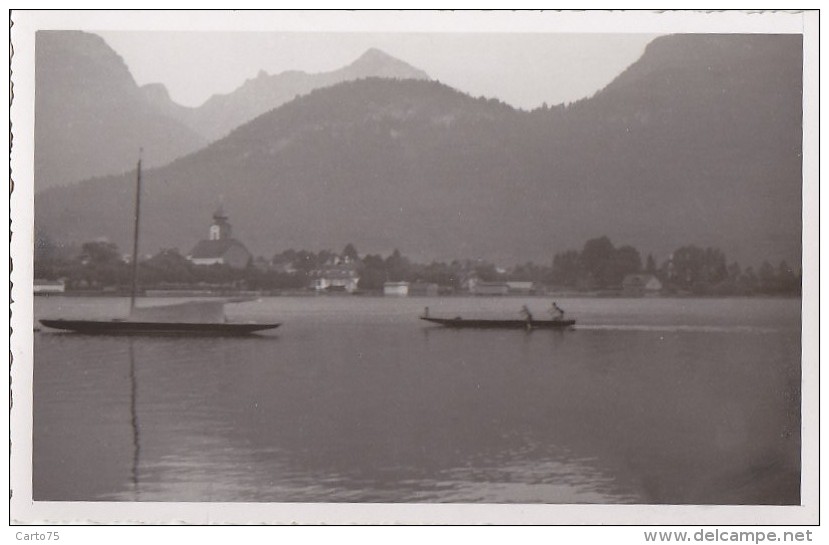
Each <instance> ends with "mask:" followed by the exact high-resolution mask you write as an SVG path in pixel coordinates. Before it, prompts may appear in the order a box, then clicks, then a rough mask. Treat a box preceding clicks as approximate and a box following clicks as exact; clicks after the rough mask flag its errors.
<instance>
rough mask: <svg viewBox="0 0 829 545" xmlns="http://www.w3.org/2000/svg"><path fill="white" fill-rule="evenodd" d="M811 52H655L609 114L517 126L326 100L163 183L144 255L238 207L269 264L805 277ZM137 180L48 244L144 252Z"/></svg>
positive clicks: (680, 43) (173, 168)
mask: <svg viewBox="0 0 829 545" xmlns="http://www.w3.org/2000/svg"><path fill="white" fill-rule="evenodd" d="M801 65H802V42H801V38H800V36H792V35H779V36H778V35H727V36H726V35H722V36H720V35H680V36H666V37H663V38H659V39H657V40H655V41H654V42H652V43H651V44H650V45H649V46H648V47H647V49H646V51H645V53H644V54H643V56H642V57H641V59H640V60H639V61H637V62H636V63H634V64H633V65H632V66H630V67H629V68H628V69H627V70H626V71H625V72H624V73H622V74H621V75H619V76H618V77H617V78H616V79H615V80H614V81H613V82H611V83H610V84H609V85H608V86H607V87H606V88H605V89H603V90H601V91H600V92H598V93H597V94H596V95H595V96H593V97H591V98H589V99H584V100H582V101H580V102H578V103H575V104H572V105H569V106H560V107H554V108H544V109H538V110H535V111H532V112H523V111H519V110H515V109H513V108H511V107H509V106H507V105H505V104H502V103H500V102H498V101H496V100H486V99H480V98H479V99H474V98H472V97H469V96H467V95H464V94H462V93H459V92H457V91H455V90H453V89H451V88H449V87H446V86H444V85H442V84H440V83H437V82H432V81H422V80H390V79H389V80H385V79H362V80H358V81H348V82H344V83H340V84H338V85H335V86H332V87H326V88H322V89H317V90H315V91H313V92H311V93H309V94H307V95H304V96H300V97H298V98H296V99H294V100H292V101H290V102H289V103H287V104H285V105H283V106H282V107H280V108H278V109H275V110H273V111H270V112H268V113H266V114H264V115H262V116H259V117H257V118H256V119H254V120H253V121H251V122H249V123H247V124H245V125H243V126H241V127H239V128H238V129H236V130H234V131H233V132H231V133H230V134H229V135H227V137H225V138H223V139H221V140H219V141H217V142H215V143H213V144H211V145H210V146H208V147H206V148H204V149H202V150H199V151H197V152H195V153H193V154H191V155H188V156H186V157H183V158H180V159H178V160H176V161H174V162H172V163H171V164H169V165H167V166H165V167H162V168H157V169H152V170H150V171H148V172H146V176H145V181H146V185H145V188H146V189H145V195H146V198H145V199H144V201H142V210H143V211H144V215H145V218H146V220H145V221H144V225H146V226H147V227H146V229H145V230H144V231H142V241H143V251H145V252H153V251H155V250H157V249H159V248H163V247H167V248H169V247H178V248H180V249H181V250H182V252H183V253H187V252H189V250H190V249H191V247H192V246H193V245H194V244H195V242H196V241H197V240H199V239H201V238H203V237H204V236H205V233H206V230H207V227H208V226H209V223H210V214H211V213H212V211H213V209H214V208H215V206H216V204H217V203H218V202H219V200H220V199H222V200H223V202H224V208H225V210H226V211H227V212H228V214H229V216H230V221H231V222H232V223H233V226H234V233H235V234H236V236H237V238H239V239H240V240H242V241H243V242H244V243H245V244H246V245H247V246H248V248H250V249H251V250H252V251H253V252H254V253H256V254H260V255H266V256H269V255H272V254H273V253H275V252H278V251H282V250H285V249H287V248H290V247H294V248H308V249H323V248H330V249H334V250H336V249H339V248H342V247H343V246H344V245H345V244H346V243H348V242H353V243H354V244H355V245H356V246H357V248H358V249H359V250H360V251H361V252H372V253H374V252H383V253H386V252H390V251H391V250H392V249H394V248H395V247H397V248H399V249H400V250H401V251H402V252H403V253H404V254H406V255H410V256H413V257H416V258H418V259H430V258H438V259H452V258H464V257H483V258H486V259H491V260H495V261H496V262H499V263H502V264H512V263H517V262H520V261H524V260H527V259H533V260H536V261H539V260H544V261H548V260H549V259H551V257H552V255H553V254H554V253H555V252H560V251H564V250H567V249H569V248H580V247H581V245H583V244H584V242H585V240H587V239H588V238H592V237H596V236H600V235H609V236H610V237H611V239H612V240H613V242H614V243H616V244H631V245H634V246H636V247H637V248H639V249H640V250H641V251H642V252H645V253H648V252H653V253H654V254H655V256H656V257H657V258H658V259H660V260H661V259H663V258H665V257H667V254H668V253H669V252H671V251H672V250H674V249H676V248H677V247H679V246H681V245H684V244H697V245H703V246H706V245H711V246H717V247H719V248H721V249H722V250H723V251H725V253H726V255H727V256H729V257H730V258H731V259H736V260H739V261H740V262H741V263H743V264H744V265H755V266H756V265H757V264H758V263H759V262H760V261H762V260H764V259H769V260H771V261H773V262H776V261H777V260H779V259H786V260H788V261H789V262H790V263H797V262H799V261H800V236H801V235H800V226H801V223H800V222H801V219H800V218H801V194H802V193H801V178H802V175H801V123H802V119H801V115H802V114H801V100H802V97H801V95H802V84H801ZM133 184H134V174H133V175H124V176H120V177H110V178H107V179H100V180H89V181H86V182H83V183H80V184H76V185H74V186H72V187H63V188H55V189H50V190H47V191H43V192H41V193H39V194H38V195H36V198H35V218H36V225H37V228H38V230H39V232H42V233H44V234H46V235H47V236H49V237H50V238H52V239H54V240H57V241H63V242H67V243H69V242H82V241H85V240H93V239H95V238H97V237H100V236H106V237H108V238H110V239H111V240H113V241H115V242H117V243H118V244H119V245H121V247H122V248H127V247H128V245H129V240H130V229H131V226H130V222H128V221H124V218H128V217H130V214H131V207H132V197H131V194H132V191H133Z"/></svg>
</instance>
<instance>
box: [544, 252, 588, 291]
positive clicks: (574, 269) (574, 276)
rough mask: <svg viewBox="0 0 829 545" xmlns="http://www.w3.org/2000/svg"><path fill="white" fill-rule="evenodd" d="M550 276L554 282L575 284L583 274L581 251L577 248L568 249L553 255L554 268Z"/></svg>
mask: <svg viewBox="0 0 829 545" xmlns="http://www.w3.org/2000/svg"><path fill="white" fill-rule="evenodd" d="M550 276H551V279H550V280H551V281H552V282H553V284H559V285H562V286H575V285H576V283H577V282H578V281H579V277H580V276H581V264H580V259H579V253H578V252H577V251H575V250H568V251H566V252H563V253H560V254H556V255H555V257H553V270H552V273H551V275H550Z"/></svg>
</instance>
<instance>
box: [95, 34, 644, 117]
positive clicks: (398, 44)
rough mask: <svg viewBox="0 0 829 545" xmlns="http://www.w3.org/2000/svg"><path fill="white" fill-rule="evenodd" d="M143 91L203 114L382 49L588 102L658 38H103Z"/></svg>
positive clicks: (463, 84) (524, 99)
mask: <svg viewBox="0 0 829 545" xmlns="http://www.w3.org/2000/svg"><path fill="white" fill-rule="evenodd" d="M97 34H99V35H100V36H102V37H103V38H104V39H105V40H106V42H107V43H108V44H109V45H110V46H111V47H112V48H113V49H115V51H117V52H118V54H120V55H121V57H122V58H123V59H124V61H125V62H126V63H127V65H128V66H129V68H130V71H131V72H132V75H133V77H135V79H136V81H137V82H138V84H139V85H144V84H146V83H158V82H160V83H163V84H164V85H166V86H167V89H168V90H169V91H170V96H171V97H172V98H173V100H175V101H176V102H178V103H180V104H183V105H187V106H198V105H200V104H202V103H203V102H204V101H205V100H207V99H208V98H209V97H210V96H211V95H213V94H216V93H229V92H231V91H233V90H234V89H236V88H238V87H239V86H240V85H242V83H244V81H245V80H246V79H248V78H253V77H255V76H256V75H257V73H258V72H259V71H260V70H265V71H266V72H268V73H269V74H277V73H279V72H283V71H285V70H302V71H305V72H311V73H313V72H326V71H330V70H336V69H338V68H341V67H343V66H345V65H347V64H349V63H350V62H352V61H354V60H355V59H356V58H357V57H359V56H360V55H361V54H362V53H363V52H365V51H366V50H367V49H369V48H371V47H376V48H378V49H381V50H383V51H385V52H386V53H388V54H390V55H392V56H394V57H397V58H398V59H401V60H403V61H405V62H407V63H409V64H411V65H412V66H415V67H416V68H420V69H422V70H424V71H425V72H426V73H428V74H429V76H430V77H431V78H433V79H437V80H440V81H441V82H443V83H446V84H447V85H450V86H452V87H454V88H456V89H459V90H461V91H464V92H467V93H469V94H471V95H473V96H479V95H484V96H486V97H495V98H499V99H501V100H503V101H505V102H507V103H509V104H511V105H513V106H516V107H520V108H535V107H537V106H539V105H541V104H542V103H543V102H547V103H548V104H550V105H553V104H558V103H562V102H571V101H573V100H577V99H579V98H582V97H585V96H590V95H592V94H593V93H595V92H596V91H598V90H599V89H601V88H602V87H604V86H605V85H607V84H608V83H610V81H611V80H612V79H613V78H614V77H615V76H617V75H618V74H619V73H620V72H621V71H622V70H624V69H625V68H626V67H628V66H629V65H630V64H631V63H633V62H634V61H635V60H636V59H638V58H639V56H640V55H641V54H642V52H643V51H644V48H645V46H646V45H647V43H648V42H649V41H651V40H652V39H653V38H654V37H655V35H653V34H531V33H521V34H509V33H487V34H482V33H442V34H438V33H407V34H378V33H332V32H316V33H315V32H302V33H300V32H278V33H276V32H273V33H272V32H137V31H105V32H97Z"/></svg>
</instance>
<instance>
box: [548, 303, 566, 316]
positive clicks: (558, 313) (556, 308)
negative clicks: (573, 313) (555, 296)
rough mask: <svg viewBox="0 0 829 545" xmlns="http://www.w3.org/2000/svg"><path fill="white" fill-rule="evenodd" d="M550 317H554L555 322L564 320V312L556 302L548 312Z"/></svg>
mask: <svg viewBox="0 0 829 545" xmlns="http://www.w3.org/2000/svg"><path fill="white" fill-rule="evenodd" d="M548 312H549V313H550V315H551V316H552V317H553V320H563V319H564V310H562V308H561V307H560V306H558V304H556V302H555V301H553V304H552V305H551V306H550V310H549V311H548Z"/></svg>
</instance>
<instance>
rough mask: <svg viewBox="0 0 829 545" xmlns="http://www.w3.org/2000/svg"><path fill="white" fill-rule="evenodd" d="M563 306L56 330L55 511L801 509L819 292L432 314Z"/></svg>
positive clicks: (48, 462)
mask: <svg viewBox="0 0 829 545" xmlns="http://www.w3.org/2000/svg"><path fill="white" fill-rule="evenodd" d="M167 301H170V300H167ZM155 302H165V301H149V302H144V303H145V304H146V303H155ZM549 302H550V301H549V300H545V299H520V298H443V299H425V298H409V299H390V298H361V297H305V298H287V297H285V298H266V299H262V300H260V301H257V302H251V303H244V304H241V305H231V306H229V307H228V310H229V314H230V315H231V316H232V317H234V318H238V319H245V320H246V319H256V320H263V321H264V320H272V319H275V320H278V321H282V322H283V324H284V325H283V326H282V327H281V328H279V329H278V330H275V331H274V332H271V333H267V334H263V335H259V336H257V337H251V338H239V339H233V338H171V337H168V338H164V337H93V336H83V335H76V334H71V333H68V334H67V333H56V332H51V331H48V330H45V329H44V330H42V331H40V332H37V333H35V346H34V348H35V366H34V460H33V467H34V483H33V485H34V499H35V500H76V501H78V500H80V501H94V500H105V501H113V500H125V501H252V502H271V501H290V502H317V501H322V502H341V501H342V502H546V503H669V504H706V503H714V504H767V503H771V504H793V503H795V504H796V503H798V502H799V482H800V461H799V460H800V431H799V430H800V301H799V300H779V299H775V300H771V299H727V300H726V299H724V300H711V299H704V300H695V299H673V300H672V299H631V300H627V299H570V300H563V299H559V304H560V305H561V306H562V307H564V308H565V309H566V310H567V311H568V314H572V315H573V316H574V317H576V318H577V319H578V320H579V324H578V327H577V328H576V329H575V330H573V331H566V332H556V331H534V332H531V333H526V332H523V331H474V330H460V331H453V330H444V329H441V328H439V327H436V326H430V325H428V324H425V323H423V322H420V321H419V320H417V319H416V316H417V314H419V313H420V311H421V310H422V308H423V307H424V306H426V305H428V306H429V307H430V309H431V312H432V314H433V315H441V314H444V315H449V316H456V315H459V314H460V315H463V316H464V317H475V316H479V317H486V316H490V317H503V316H509V317H518V313H517V311H518V309H519V308H520V307H521V305H522V304H527V305H528V306H530V308H531V309H533V310H534V311H535V314H536V316H539V317H540V316H542V315H543V314H544V312H543V311H544V309H545V308H546V307H547V306H548V305H549ZM126 309H127V301H126V300H123V299H98V298H85V299H81V298H77V299H76V298H69V297H49V298H35V316H36V318H41V317H47V316H60V317H110V316H117V315H121V314H125V313H126Z"/></svg>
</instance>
